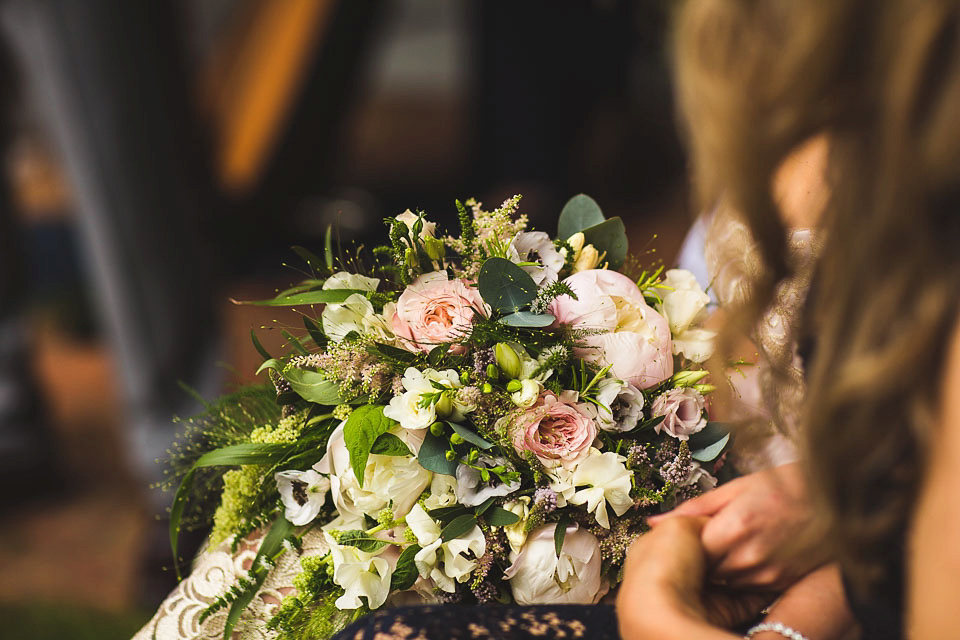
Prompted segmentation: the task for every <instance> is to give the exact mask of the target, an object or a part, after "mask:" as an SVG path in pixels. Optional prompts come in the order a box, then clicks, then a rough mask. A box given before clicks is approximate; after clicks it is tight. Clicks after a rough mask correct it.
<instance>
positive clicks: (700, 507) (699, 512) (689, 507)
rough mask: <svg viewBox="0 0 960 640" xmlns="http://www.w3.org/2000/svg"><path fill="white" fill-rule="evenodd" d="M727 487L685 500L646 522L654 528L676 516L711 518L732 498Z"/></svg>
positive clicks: (732, 493)
mask: <svg viewBox="0 0 960 640" xmlns="http://www.w3.org/2000/svg"><path fill="white" fill-rule="evenodd" d="M729 486H730V485H729V484H728V485H724V486H723V487H720V488H719V489H714V490H712V491H708V492H706V493H704V494H703V495H700V496H697V497H696V498H693V499H692V500H687V501H686V502H684V503H683V504H681V505H679V506H677V507H676V508H675V509H673V510H672V511H668V512H666V513H661V514H659V515H656V516H650V517H649V518H647V522H648V523H650V526H655V525H657V524H659V523H661V522H663V521H664V520H667V519H669V518H672V517H676V516H692V517H702V516H712V515H713V514H715V513H716V512H717V511H719V510H720V509H722V508H723V507H725V506H726V505H727V504H728V503H729V502H730V500H731V499H732V498H733V495H734V492H733V491H730V490H728V487H729Z"/></svg>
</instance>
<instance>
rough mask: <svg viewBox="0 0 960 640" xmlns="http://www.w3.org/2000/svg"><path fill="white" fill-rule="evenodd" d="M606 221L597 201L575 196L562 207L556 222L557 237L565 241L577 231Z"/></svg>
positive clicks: (581, 195) (584, 196) (586, 196)
mask: <svg viewBox="0 0 960 640" xmlns="http://www.w3.org/2000/svg"><path fill="white" fill-rule="evenodd" d="M604 220H606V218H605V217H604V216H603V211H601V210H600V205H598V204H597V201H596V200H594V199H593V198H591V197H590V196H588V195H586V194H583V193H581V194H579V195H575V196H573V197H572V198H570V199H569V200H568V201H567V204H565V205H563V211H561V212H560V218H559V219H558V220H557V237H558V238H560V239H561V240H567V239H569V238H570V236H572V235H573V234H575V233H577V232H578V231H583V230H584V229H588V228H590V227H593V226H596V225H598V224H600V223H601V222H603V221H604Z"/></svg>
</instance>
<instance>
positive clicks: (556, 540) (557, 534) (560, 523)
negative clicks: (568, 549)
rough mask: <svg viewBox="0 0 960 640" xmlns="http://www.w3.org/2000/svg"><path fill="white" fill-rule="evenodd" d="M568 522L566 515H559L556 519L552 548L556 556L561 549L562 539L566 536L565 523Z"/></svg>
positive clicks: (558, 555)
mask: <svg viewBox="0 0 960 640" xmlns="http://www.w3.org/2000/svg"><path fill="white" fill-rule="evenodd" d="M569 523H570V521H569V520H568V519H567V516H560V519H559V520H557V528H556V529H554V530H553V548H554V549H555V550H556V552H557V557H558V558H559V557H560V552H561V551H563V539H564V538H566V537H567V525H568V524H569Z"/></svg>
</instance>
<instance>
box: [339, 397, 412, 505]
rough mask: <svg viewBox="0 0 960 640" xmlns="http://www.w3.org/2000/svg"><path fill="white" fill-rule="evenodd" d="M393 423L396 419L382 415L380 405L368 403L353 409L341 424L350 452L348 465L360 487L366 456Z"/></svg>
mask: <svg viewBox="0 0 960 640" xmlns="http://www.w3.org/2000/svg"><path fill="white" fill-rule="evenodd" d="M395 424H397V422H396V420H391V419H390V418H388V417H386V416H385V415H383V406H382V405H372V404H368V405H365V406H362V407H357V408H356V409H354V410H353V413H351V414H350V417H349V418H347V423H346V424H345V425H343V441H344V444H346V446H347V451H349V452H350V466H351V467H353V474H354V475H355V476H356V477H357V482H358V483H359V484H360V486H361V487H363V477H364V475H365V474H364V471H365V470H366V468H367V458H368V457H369V456H370V451H371V449H373V445H374V443H375V442H376V441H377V438H379V437H380V436H381V435H383V434H385V433H386V432H387V431H389V430H390V428H391V427H393V426H394V425H395ZM401 444H402V443H401Z"/></svg>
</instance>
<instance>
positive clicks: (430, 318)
mask: <svg viewBox="0 0 960 640" xmlns="http://www.w3.org/2000/svg"><path fill="white" fill-rule="evenodd" d="M477 313H480V314H482V315H489V311H488V310H487V306H486V305H485V304H484V302H483V298H481V297H480V292H479V291H477V290H476V288H474V287H471V286H470V283H468V282H467V281H466V280H448V279H447V273H446V271H434V272H433V273H425V274H423V275H422V276H420V277H419V278H417V279H416V280H414V281H413V282H412V283H411V284H410V285H409V286H408V287H407V288H406V289H405V290H404V292H403V293H402V294H400V298H399V299H398V300H397V312H396V314H394V316H393V321H392V325H393V326H392V328H393V333H394V334H396V336H397V337H398V338H400V339H401V342H402V343H403V346H404V347H406V348H407V349H409V350H411V351H424V352H428V351H430V350H431V349H433V348H434V347H435V346H437V345H438V344H444V343H448V342H455V341H457V340H462V339H463V338H466V337H467V336H469V335H470V328H471V327H472V326H473V318H474V315H476V314H477ZM464 350H465V347H464V346H463V345H455V346H453V347H452V348H451V349H450V353H453V354H457V353H463V351H464Z"/></svg>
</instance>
